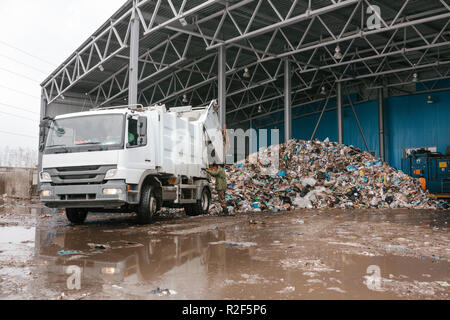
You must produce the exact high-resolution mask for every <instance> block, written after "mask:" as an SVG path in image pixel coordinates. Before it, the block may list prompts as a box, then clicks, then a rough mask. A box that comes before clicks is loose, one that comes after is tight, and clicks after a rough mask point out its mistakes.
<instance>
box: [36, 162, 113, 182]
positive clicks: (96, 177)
mask: <svg viewBox="0 0 450 320" xmlns="http://www.w3.org/2000/svg"><path fill="white" fill-rule="evenodd" d="M116 168H117V166H116V165H104V166H80V167H58V168H51V169H45V171H46V172H48V173H50V176H51V177H52V183H53V184H55V185H73V184H100V183H103V181H104V180H105V175H106V172H108V170H111V169H116Z"/></svg>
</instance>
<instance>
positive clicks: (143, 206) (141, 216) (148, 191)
mask: <svg viewBox="0 0 450 320" xmlns="http://www.w3.org/2000/svg"><path fill="white" fill-rule="evenodd" d="M157 210H158V199H157V198H156V196H155V190H154V187H153V186H152V185H150V184H146V185H144V187H143V188H142V192H141V200H140V202H139V207H138V212H137V220H138V223H139V224H148V223H151V222H152V219H153V216H155V215H156V212H157Z"/></svg>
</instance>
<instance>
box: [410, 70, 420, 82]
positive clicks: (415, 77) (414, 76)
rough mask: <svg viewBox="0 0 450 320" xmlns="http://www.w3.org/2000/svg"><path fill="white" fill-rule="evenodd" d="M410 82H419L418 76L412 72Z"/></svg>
mask: <svg viewBox="0 0 450 320" xmlns="http://www.w3.org/2000/svg"><path fill="white" fill-rule="evenodd" d="M412 81H413V82H417V81H419V75H418V74H417V72H414V74H413V78H412Z"/></svg>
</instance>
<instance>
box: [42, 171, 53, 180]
mask: <svg viewBox="0 0 450 320" xmlns="http://www.w3.org/2000/svg"><path fill="white" fill-rule="evenodd" d="M40 178H41V182H52V177H51V176H50V173H48V172H45V171H42V172H41V174H40Z"/></svg>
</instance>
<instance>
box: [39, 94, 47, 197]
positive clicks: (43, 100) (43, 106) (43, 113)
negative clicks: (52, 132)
mask: <svg viewBox="0 0 450 320" xmlns="http://www.w3.org/2000/svg"><path fill="white" fill-rule="evenodd" d="M46 115H47V100H46V97H45V90H44V88H42V89H41V111H40V117H39V120H40V122H39V129H41V126H42V125H43V122H42V120H43V119H44V118H45V116H46ZM42 132H44V133H45V128H44V129H43V130H42ZM40 143H41V130H39V139H38V151H39V155H38V189H39V188H40V185H41V181H40V178H39V173H40V172H41V171H42V156H43V152H42V151H41V148H40V147H41V146H40Z"/></svg>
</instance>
